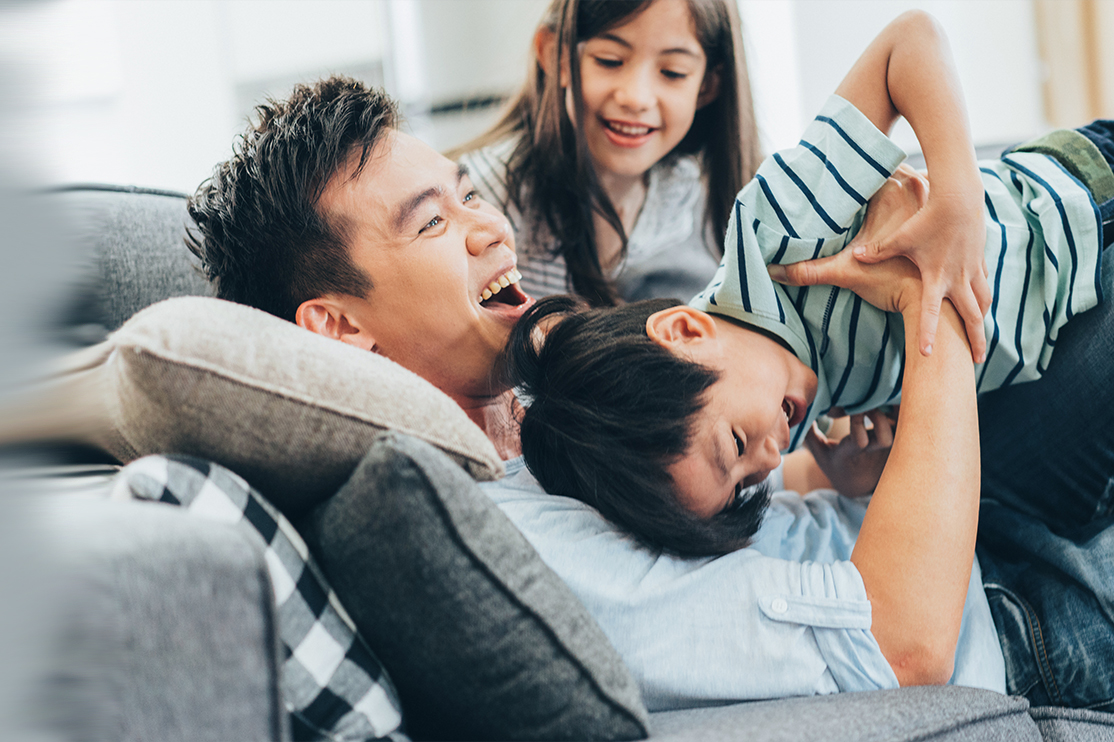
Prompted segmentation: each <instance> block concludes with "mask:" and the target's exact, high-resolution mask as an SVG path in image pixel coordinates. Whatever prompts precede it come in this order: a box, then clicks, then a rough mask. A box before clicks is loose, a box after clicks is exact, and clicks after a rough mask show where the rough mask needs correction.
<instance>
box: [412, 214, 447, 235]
mask: <svg viewBox="0 0 1114 742" xmlns="http://www.w3.org/2000/svg"><path fill="white" fill-rule="evenodd" d="M442 221H443V220H442V219H441V217H439V216H435V217H433V218H432V219H430V220H429V221H428V222H426V225H425V226H424V227H422V228H421V229H419V230H418V234H421V233H422V232H424V231H426V230H427V229H433V228H434V227H436V226H437V225H438V224H440V223H441V222H442Z"/></svg>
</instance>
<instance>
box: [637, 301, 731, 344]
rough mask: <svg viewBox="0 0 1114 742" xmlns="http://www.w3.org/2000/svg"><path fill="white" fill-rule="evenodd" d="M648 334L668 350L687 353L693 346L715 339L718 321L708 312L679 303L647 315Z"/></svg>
mask: <svg viewBox="0 0 1114 742" xmlns="http://www.w3.org/2000/svg"><path fill="white" fill-rule="evenodd" d="M646 334H647V335H649V336H650V339H651V340H653V341H654V342H655V343H657V344H658V345H660V346H662V347H663V348H665V349H666V350H670V351H673V352H674V353H678V354H681V355H687V351H688V350H689V349H690V348H691V347H692V346H695V345H697V344H699V343H702V342H704V341H707V340H714V339H715V337H716V322H715V320H714V319H712V316H711V315H710V314H707V313H706V312H701V311H700V310H699V309H693V308H692V307H690V306H686V305H684V304H679V305H677V306H675V307H669V308H668V309H663V310H661V311H660V312H654V313H653V314H651V315H650V316H649V317H647V318H646Z"/></svg>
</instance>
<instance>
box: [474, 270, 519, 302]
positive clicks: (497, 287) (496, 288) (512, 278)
mask: <svg viewBox="0 0 1114 742" xmlns="http://www.w3.org/2000/svg"><path fill="white" fill-rule="evenodd" d="M521 280H522V274H521V273H519V272H518V269H517V268H511V269H510V270H509V271H507V272H506V273H504V274H503V275H501V276H499V277H498V278H496V279H495V280H494V281H492V282H491V283H489V284H488V285H487V288H485V289H484V290H483V293H482V294H480V301H487V300H488V299H490V298H491V297H493V296H495V295H496V294H498V293H499V292H500V291H502V290H503V289H505V288H507V287H508V286H510V285H511V284H512V283H518V282H519V281H521Z"/></svg>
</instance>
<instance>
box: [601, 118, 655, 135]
mask: <svg viewBox="0 0 1114 742" xmlns="http://www.w3.org/2000/svg"><path fill="white" fill-rule="evenodd" d="M607 128H609V129H611V130H612V131H614V132H618V133H619V134H625V135H626V136H628V137H640V136H642V135H643V134H649V133H650V127H649V126H630V125H628V124H620V123H617V122H615V121H608V122H607Z"/></svg>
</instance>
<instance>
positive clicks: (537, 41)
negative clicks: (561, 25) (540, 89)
mask: <svg viewBox="0 0 1114 742" xmlns="http://www.w3.org/2000/svg"><path fill="white" fill-rule="evenodd" d="M534 56H535V57H536V58H537V60H538V64H539V65H541V68H542V70H543V71H544V72H545V74H546V77H552V76H553V75H554V73H555V72H556V69H557V34H555V33H553V30H552V29H549V28H546V27H545V26H542V27H541V28H539V29H538V30H537V31H535V32H534ZM557 84H558V86H559V87H562V88H567V87H568V86H569V60H568V59H562V60H561V75H560V79H558V81H557Z"/></svg>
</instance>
